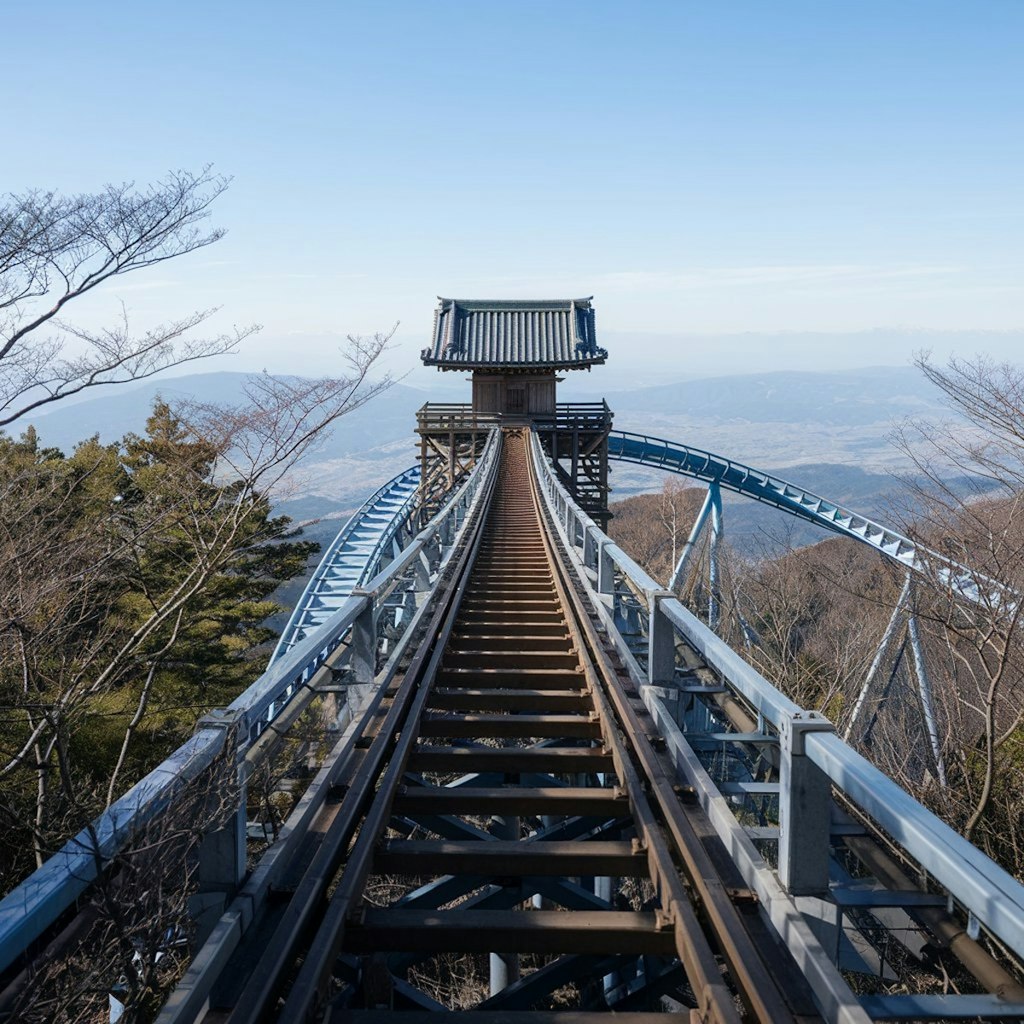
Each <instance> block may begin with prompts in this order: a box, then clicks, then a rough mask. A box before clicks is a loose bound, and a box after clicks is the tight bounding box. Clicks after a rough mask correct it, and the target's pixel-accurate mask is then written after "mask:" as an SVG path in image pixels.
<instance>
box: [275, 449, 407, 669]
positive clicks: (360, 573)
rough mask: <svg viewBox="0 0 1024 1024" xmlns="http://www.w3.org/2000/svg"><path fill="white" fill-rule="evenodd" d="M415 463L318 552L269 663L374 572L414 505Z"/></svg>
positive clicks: (369, 501)
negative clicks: (314, 570)
mask: <svg viewBox="0 0 1024 1024" xmlns="http://www.w3.org/2000/svg"><path fill="white" fill-rule="evenodd" d="M419 484H420V468H419V466H412V467H411V468H409V469H407V470H404V471H403V472H401V473H399V474H398V476H396V477H394V479H392V480H389V481H388V482H387V483H386V484H384V486H383V487H381V488H379V489H378V490H377V491H376V492H374V494H373V495H372V496H371V497H370V498H369V499H367V501H366V502H364V503H363V506H362V507H361V508H360V509H359V511H358V512H356V513H355V515H353V516H352V518H351V519H350V520H349V521H348V522H347V523H346V524H345V525H344V526H343V527H342V528H341V530H340V531H339V533H338V535H337V536H336V537H335V538H334V540H333V541H332V542H331V545H330V547H329V548H328V549H327V550H326V551H325V552H324V556H323V558H321V559H320V564H319V565H318V566H317V569H316V572H314V573H313V577H312V579H311V580H310V581H309V583H307V584H306V589H305V590H304V591H303V592H302V596H301V597H300V598H299V600H298V602H297V603H296V605H295V608H294V609H293V610H292V615H291V618H290V619H289V620H288V625H287V626H285V628H284V631H283V632H282V633H281V639H280V640H278V642H277V646H276V647H275V648H274V653H273V654H272V655H271V657H270V662H269V664H271V665H272V664H273V663H274V662H275V661H277V659H278V658H280V657H281V655H282V654H284V653H286V652H287V651H288V650H289V649H290V648H292V647H293V646H294V645H295V644H297V643H298V642H299V641H300V640H302V639H303V638H304V637H306V636H308V635H309V634H310V633H311V632H313V630H315V629H316V628H317V627H318V626H319V625H320V624H321V623H323V622H325V621H326V620H327V619H328V618H329V617H330V615H331V613H332V612H335V611H337V610H338V609H339V608H340V607H341V606H342V605H343V604H344V603H345V599H346V598H347V597H348V596H349V594H351V593H352V591H353V589H354V588H355V587H358V586H360V585H361V584H363V583H365V582H366V581H367V580H368V579H370V578H371V577H372V576H374V575H375V574H376V572H377V571H378V567H379V565H380V562H381V559H382V558H383V557H384V556H385V555H386V554H388V553H389V547H390V546H391V544H392V541H393V540H394V539H395V538H396V536H397V534H398V533H399V531H400V530H401V529H402V528H403V527H404V526H406V525H407V524H408V522H409V517H410V516H411V515H412V512H413V510H414V508H415V505H416V490H417V488H418V487H419Z"/></svg>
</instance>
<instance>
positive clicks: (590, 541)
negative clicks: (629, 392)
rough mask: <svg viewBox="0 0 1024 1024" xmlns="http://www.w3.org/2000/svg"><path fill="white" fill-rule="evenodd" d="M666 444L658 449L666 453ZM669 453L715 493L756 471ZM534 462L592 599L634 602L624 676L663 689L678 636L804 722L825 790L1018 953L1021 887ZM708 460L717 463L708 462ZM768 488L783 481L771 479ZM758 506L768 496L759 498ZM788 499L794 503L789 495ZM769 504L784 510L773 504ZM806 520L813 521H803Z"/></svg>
mask: <svg viewBox="0 0 1024 1024" xmlns="http://www.w3.org/2000/svg"><path fill="white" fill-rule="evenodd" d="M617 435H618V436H619V438H620V442H623V443H624V442H625V441H629V440H630V439H636V441H638V442H647V441H649V440H650V439H648V438H646V437H644V436H643V435H623V434H622V433H621V432H617ZM630 443H633V442H632V441H631V442H630ZM659 443H660V442H659ZM668 444H669V443H668V442H665V445H666V446H667V445H668ZM674 448H675V449H677V450H678V451H679V452H680V454H681V457H685V458H694V459H706V460H709V464H708V466H707V468H706V469H705V470H704V472H705V474H706V475H705V476H703V477H702V478H703V479H716V480H719V482H720V483H721V484H722V486H731V487H732V488H733V489H734V490H739V491H741V493H748V492H747V491H746V490H743V489H742V487H743V486H744V482H743V481H742V480H739V479H737V477H736V474H738V473H745V474H750V475H753V474H756V471H754V470H751V469H749V468H748V467H743V466H739V464H736V463H731V462H729V460H719V459H718V457H717V456H713V455H711V454H710V453H707V452H697V451H696V450H695V449H687V448H686V447H685V446H683V445H677V446H674ZM620 450H621V449H620ZM533 459H534V465H535V467H536V469H537V473H538V478H539V480H540V481H541V489H542V492H543V493H544V495H545V500H546V501H547V503H548V506H549V508H550V509H551V512H552V515H553V516H554V518H555V520H556V522H557V524H558V527H559V531H560V532H561V533H562V536H563V539H564V540H565V542H566V543H567V545H568V546H569V547H570V549H571V550H572V553H573V555H574V557H575V558H576V560H577V561H578V562H579V563H580V564H581V566H582V567H583V568H584V569H586V570H588V574H587V579H588V582H590V583H591V584H593V583H594V582H595V581H596V586H594V585H592V586H591V589H592V590H593V591H594V592H595V594H596V593H600V592H602V591H603V592H604V593H606V594H608V593H611V590H610V589H609V588H608V585H607V577H608V576H609V575H610V574H612V573H614V572H617V573H619V574H620V575H621V576H622V577H623V578H624V579H623V582H624V583H625V585H626V586H628V588H629V590H630V591H631V592H632V594H634V595H637V596H638V597H639V600H640V603H641V606H642V607H641V608H640V611H641V613H642V614H643V616H644V617H645V618H646V626H647V631H648V644H649V646H648V650H649V651H650V652H651V653H650V655H649V657H648V659H647V664H646V666H641V665H640V662H639V661H638V660H637V659H635V658H633V657H632V656H631V655H629V654H628V653H627V654H626V657H625V660H626V662H627V664H628V665H629V667H630V670H631V672H633V673H634V674H641V675H642V676H644V677H645V678H642V679H640V680H638V681H640V682H642V683H648V684H652V683H655V682H660V683H661V685H665V683H664V682H662V681H661V680H656V679H655V666H654V664H653V663H654V660H655V656H654V652H655V650H656V648H660V649H661V651H662V652H671V653H670V655H669V657H670V659H671V660H672V661H673V662H674V655H675V638H676V637H678V638H681V639H682V640H684V641H685V642H686V643H687V644H689V645H690V646H691V647H692V648H694V649H695V650H696V651H697V652H698V653H699V654H700V656H701V658H702V659H703V660H704V662H705V663H706V664H707V666H708V667H709V668H711V669H712V670H713V671H714V673H715V674H716V675H717V676H718V677H719V679H720V681H721V684H722V685H723V686H724V687H725V688H726V689H727V690H728V691H729V692H730V693H731V694H732V695H733V696H734V697H736V698H739V699H740V700H742V701H743V702H744V703H746V704H747V705H748V706H749V707H751V708H754V709H756V711H757V712H758V714H759V715H760V716H761V717H762V719H763V721H764V722H765V723H767V724H770V725H771V726H772V727H773V728H774V729H775V730H777V731H778V732H779V733H780V734H783V733H785V732H786V731H787V730H788V731H789V732H790V734H792V731H793V730H794V725H795V726H796V727H797V729H799V728H800V727H801V726H804V727H806V726H808V725H811V726H812V729H811V731H808V732H806V733H804V734H803V735H802V736H801V743H802V745H803V752H804V753H805V754H806V756H807V758H809V759H810V760H811V761H812V762H813V763H814V764H816V765H817V766H818V767H819V768H820V769H821V770H822V771H823V772H824V773H825V774H826V776H827V777H828V779H829V780H830V782H831V784H832V785H833V786H835V787H836V788H837V789H838V790H840V791H841V792H842V793H844V794H845V796H846V797H847V798H848V799H849V800H850V801H851V802H852V803H853V804H854V805H855V806H856V807H858V808H859V809H860V810H861V811H862V812H863V813H864V814H865V815H867V816H868V817H869V818H871V819H872V820H873V821H875V822H876V823H877V824H878V825H879V826H880V827H881V828H882V829H884V831H885V832H886V833H888V835H889V836H890V837H891V838H892V839H893V840H894V841H895V842H896V843H897V844H898V845H899V846H901V847H902V849H903V850H904V851H905V852H906V853H907V854H908V855H909V857H910V858H912V859H913V860H914V861H915V862H916V863H917V864H919V865H921V867H922V868H924V869H925V870H926V871H927V872H928V873H929V875H930V876H931V877H932V878H933V879H934V880H935V881H936V882H938V883H939V884H940V885H941V886H942V887H943V888H944V889H945V890H946V891H947V892H948V893H949V894H950V895H951V896H952V897H954V898H955V899H956V900H957V901H958V902H959V903H960V904H961V905H962V906H963V907H964V908H966V910H967V911H968V912H969V913H970V914H973V915H974V917H975V918H976V919H977V920H978V921H979V922H981V924H983V925H985V927H987V928H988V929H989V930H990V931H991V932H992V933H993V934H995V935H996V936H998V937H999V939H1001V940H1002V941H1003V942H1004V943H1005V944H1006V945H1007V946H1008V947H1009V948H1011V949H1014V950H1018V951H1019V950H1024V885H1021V884H1020V882H1018V881H1017V880H1016V879H1014V878H1013V877H1012V876H1011V875H1010V874H1009V873H1008V872H1006V871H1004V870H1003V869H1002V868H1001V867H999V865H997V864H996V863H995V862H994V861H993V860H991V859H990V858H989V857H987V856H985V854H983V853H982V852H981V851H980V850H979V849H978V848H977V847H975V846H973V845H972V844H971V843H970V842H968V841H967V840H966V839H964V838H963V836H961V835H959V834H958V833H956V832H955V831H954V830H953V829H951V828H950V827H949V826H948V825H946V824H945V822H943V821H941V820H940V819H939V818H938V817H936V815H934V814H933V813H932V812H931V811H929V810H928V809H927V808H926V807H924V806H923V805H922V804H921V803H919V802H918V801H917V800H915V799H914V798H913V797H911V796H910V795H909V794H908V793H907V792H906V791H905V790H904V789H902V788H901V787H900V786H898V785H897V784H896V783H895V782H893V781H892V780H891V779H890V778H888V777H887V776H886V775H884V774H883V773H882V772H880V771H879V770H878V769H877V768H875V767H874V766H873V765H872V764H871V763H870V762H869V761H867V760H866V759H865V758H864V757H863V756H862V755H861V754H859V753H857V751H856V750H854V749H853V748H852V747H850V746H848V745H847V744H846V743H845V742H843V740H841V739H840V738H839V737H838V736H837V735H835V733H834V731H833V729H832V727H831V723H829V722H828V721H827V720H826V719H824V718H823V717H822V716H820V715H818V714H817V713H816V712H812V711H807V710H805V709H803V708H801V707H800V706H799V705H797V704H795V703H794V702H793V701H792V700H790V699H789V698H788V697H786V696H785V694H783V693H781V692H780V691H779V690H778V689H776V688H775V687H774V686H773V685H772V684H771V683H770V682H769V681H768V680H767V679H765V677H764V676H762V675H761V673H760V672H758V671H757V670H756V669H755V668H754V667H753V666H752V665H750V664H748V663H747V662H746V661H745V660H744V659H743V658H742V657H741V656H740V655H739V654H737V653H736V652H735V651H734V650H733V649H732V648H731V647H730V646H729V645H728V644H727V643H726V642H725V641H724V640H722V639H721V638H720V637H719V636H717V635H716V634H715V633H714V632H712V630H711V629H709V628H708V627H707V626H706V625H705V624H704V623H703V622H701V621H700V620H699V619H698V618H697V617H696V616H694V615H693V614H692V613H691V612H690V611H688V610H687V609H686V608H685V607H684V606H683V605H682V604H681V603H680V601H679V600H678V599H677V598H676V597H675V595H674V594H672V593H670V592H669V591H666V590H665V589H664V588H663V587H661V585H660V584H659V583H658V582H657V581H656V580H655V579H653V578H652V577H651V576H650V575H649V574H648V573H646V572H644V570H643V569H641V568H640V567H639V566H638V565H637V564H636V563H635V562H634V561H633V560H632V559H631V558H630V557H629V556H628V555H627V554H626V553H625V552H624V551H623V550H622V549H621V548H620V547H619V546H618V545H617V544H615V543H614V542H613V541H612V540H611V539H610V538H609V537H608V536H607V535H606V534H605V533H604V532H603V531H602V530H601V529H600V527H599V526H598V525H597V524H596V523H595V522H594V521H593V520H592V519H591V518H590V517H589V516H588V515H587V514H586V513H585V512H583V511H582V510H581V509H580V508H579V507H578V506H577V505H576V504H575V502H574V501H573V499H572V497H571V496H570V494H569V492H568V491H567V490H566V488H565V487H563V486H562V484H561V483H560V482H559V480H558V478H557V476H556V475H555V472H554V470H553V469H552V467H551V464H550V462H549V460H548V459H547V457H546V456H545V455H544V453H543V450H542V448H541V446H540V443H539V440H538V439H537V437H536V435H534V437H533ZM710 460H715V463H714V464H712V462H711V461H710ZM694 475H696V474H694ZM770 482H771V483H778V484H782V483H783V482H782V481H776V480H774V479H773V480H771V481H770ZM767 485H768V484H767V483H766V481H764V480H762V481H761V486H767ZM783 486H785V487H789V486H791V485H788V484H784V485H783ZM764 500H769V499H768V498H767V497H766V498H765V499H764ZM793 500H794V501H795V500H797V499H796V498H795V497H794V498H793ZM772 503H773V504H777V505H778V507H783V505H782V504H780V503H779V502H776V501H773V502H772ZM836 508H838V506H836ZM805 518H811V517H810V516H809V515H807V516H805ZM865 522H868V521H867V520H865ZM879 529H880V528H879ZM911 557H912V552H911ZM591 578H592V579H591ZM656 623H665V624H667V625H668V626H669V627H670V629H671V631H672V635H671V637H669V638H666V637H664V636H659V637H655V636H654V635H653V634H654V632H655V629H661V628H664V627H663V626H661V625H656ZM662 668H664V665H662ZM668 675H669V678H671V677H672V676H673V675H674V670H672V669H670V671H669V673H668ZM670 685H671V684H670Z"/></svg>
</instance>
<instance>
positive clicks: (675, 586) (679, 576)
mask: <svg viewBox="0 0 1024 1024" xmlns="http://www.w3.org/2000/svg"><path fill="white" fill-rule="evenodd" d="M712 487H714V488H715V490H717V489H718V485H717V484H709V485H708V491H707V494H706V495H705V496H704V504H703V505H701V507H700V511H699V512H698V513H697V518H696V519H695V520H694V521H693V526H692V527H691V528H690V536H689V537H687V538H686V543H685V544H684V545H683V550H682V552H681V553H680V555H679V561H678V562H676V567H675V570H674V571H673V572H672V577H671V579H670V580H669V581H668V589H669V590H671V591H675V592H678V590H679V588H680V587H681V586H682V585H683V583H684V582H685V580H686V569H687V566H688V565H689V564H690V558H691V556H692V555H693V551H694V549H695V548H696V546H697V541H698V540H699V539H700V535H701V531H703V529H704V524H705V523H706V522H707V521H708V516H709V515H710V514H711V508H712V506H713V505H714V500H715V499H714V496H713V493H712V490H711V488H712Z"/></svg>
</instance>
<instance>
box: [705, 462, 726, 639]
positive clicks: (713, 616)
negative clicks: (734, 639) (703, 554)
mask: <svg viewBox="0 0 1024 1024" xmlns="http://www.w3.org/2000/svg"><path fill="white" fill-rule="evenodd" d="M708 497H709V498H710V499H711V547H710V549H709V551H708V625H709V626H710V627H711V629H712V630H713V631H714V632H715V633H717V632H718V619H719V616H720V611H721V604H722V598H721V594H719V592H718V546H719V544H720V543H721V540H722V533H723V525H722V492H721V490H720V489H719V487H718V481H716V480H713V481H712V482H711V483H710V484H708Z"/></svg>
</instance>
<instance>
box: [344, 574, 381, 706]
mask: <svg viewBox="0 0 1024 1024" xmlns="http://www.w3.org/2000/svg"><path fill="white" fill-rule="evenodd" d="M352 596H353V597H361V598H363V599H364V600H365V602H366V603H365V604H364V605H363V607H362V610H361V611H360V612H359V614H358V615H357V616H356V619H355V621H354V622H353V623H352V640H351V648H350V649H351V655H350V660H349V667H350V668H351V670H352V681H353V683H355V684H356V685H357V686H369V685H370V684H371V683H372V682H373V680H374V677H375V676H376V675H377V615H376V612H375V610H374V607H373V594H372V593H371V592H370V591H368V590H363V589H362V588H360V587H357V588H356V589H355V590H353V591H352Z"/></svg>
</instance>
